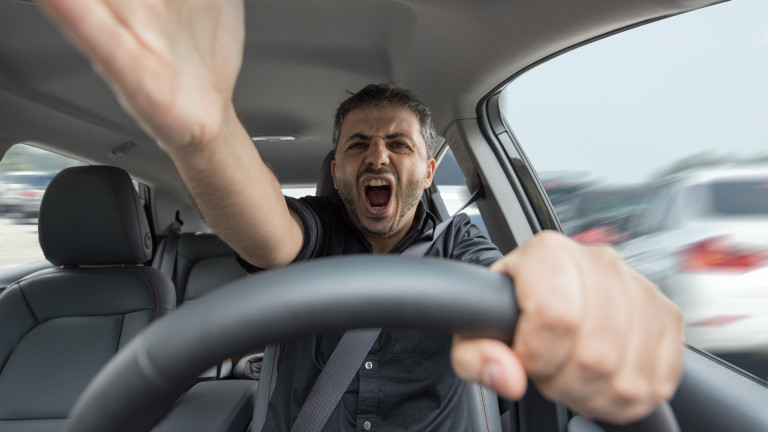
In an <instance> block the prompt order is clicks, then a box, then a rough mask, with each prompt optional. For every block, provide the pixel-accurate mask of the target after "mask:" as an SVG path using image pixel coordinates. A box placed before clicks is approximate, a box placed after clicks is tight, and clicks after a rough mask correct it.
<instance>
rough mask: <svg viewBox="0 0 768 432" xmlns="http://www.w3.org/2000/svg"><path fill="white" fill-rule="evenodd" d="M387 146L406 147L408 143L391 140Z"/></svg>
mask: <svg viewBox="0 0 768 432" xmlns="http://www.w3.org/2000/svg"><path fill="white" fill-rule="evenodd" d="M389 146H390V147H392V148H395V149H407V148H408V144H406V143H404V142H402V141H393V142H391V143H389Z"/></svg>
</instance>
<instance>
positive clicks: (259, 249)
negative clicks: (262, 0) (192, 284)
mask: <svg viewBox="0 0 768 432" xmlns="http://www.w3.org/2000/svg"><path fill="white" fill-rule="evenodd" d="M40 3H41V4H42V5H43V6H44V7H45V9H46V10H47V12H48V13H49V15H50V16H51V17H52V18H53V19H54V21H56V22H57V23H58V24H59V26H60V27H61V28H62V30H63V31H64V32H65V34H67V35H68V36H69V37H70V38H71V40H72V41H73V42H74V43H75V45H77V46H78V47H79V48H80V49H81V50H82V51H83V52H84V53H85V55H86V56H87V57H88V58H90V60H91V63H92V64H93V67H94V69H95V70H96V71H97V72H98V73H99V74H100V75H101V76H102V77H103V78H104V79H105V80H106V81H107V83H108V84H109V85H110V87H111V88H112V90H113V91H114V92H115V95H116V96H117V98H118V100H119V101H120V104H121V105H122V106H123V107H124V108H125V109H126V111H128V113H130V114H131V115H132V116H133V118H134V119H135V120H136V121H137V122H138V123H139V125H141V127H142V128H143V129H144V130H145V131H146V132H147V133H148V134H149V135H150V136H151V137H153V138H154V139H155V140H156V141H157V144H158V145H159V146H160V148H161V149H162V150H163V151H164V152H165V153H166V154H168V156H169V157H170V158H171V160H172V161H173V163H174V165H175V166H176V168H177V170H178V171H179V174H180V175H181V177H182V179H183V180H184V183H185V184H186V186H187V188H188V189H189V192H190V193H191V195H192V197H193V199H194V200H195V203H196V205H197V206H198V208H199V209H200V211H201V213H202V214H203V217H204V218H205V219H206V221H207V222H208V224H209V225H210V226H211V227H212V228H213V229H214V230H215V231H216V233H217V234H218V235H219V236H221V237H222V238H223V239H224V240H225V241H227V242H228V243H229V244H230V245H231V246H232V247H233V248H234V249H235V250H236V251H237V252H238V253H240V255H241V256H242V257H243V258H245V259H246V260H248V261H249V262H251V263H252V264H254V265H257V266H260V267H275V266H279V265H284V264H287V263H289V262H290V261H292V260H293V259H294V258H295V257H296V255H297V254H298V252H299V249H300V247H301V244H302V235H303V234H302V229H301V226H300V222H299V221H298V219H297V218H295V217H293V216H292V215H291V213H290V212H289V210H288V208H287V206H286V204H285V200H284V198H283V196H282V193H281V190H280V184H279V183H278V181H277V179H276V178H275V177H274V175H273V174H272V172H271V171H270V170H269V168H268V167H267V166H266V164H265V163H264V161H263V160H262V159H261V156H260V155H259V153H258V151H257V150H256V147H255V146H254V145H253V143H252V142H251V139H250V137H249V135H248V133H247V132H246V130H245V128H244V127H243V125H242V124H241V123H240V121H239V120H238V118H237V114H236V113H235V110H234V106H233V104H232V94H233V90H234V86H235V81H236V79H237V75H238V73H239V71H240V66H241V63H242V56H243V44H244V35H245V28H244V17H243V1H242V0H167V1H144V0H131V1H125V0H81V1H72V0H41V1H40ZM255 190H258V191H259V193H258V197H257V196H256V194H254V193H253V191H255Z"/></svg>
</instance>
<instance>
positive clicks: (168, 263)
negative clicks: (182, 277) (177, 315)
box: [153, 211, 184, 303]
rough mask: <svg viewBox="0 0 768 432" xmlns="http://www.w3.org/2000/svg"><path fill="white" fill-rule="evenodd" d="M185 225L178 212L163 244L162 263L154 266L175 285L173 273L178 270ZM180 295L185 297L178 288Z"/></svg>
mask: <svg viewBox="0 0 768 432" xmlns="http://www.w3.org/2000/svg"><path fill="white" fill-rule="evenodd" d="M183 224H184V222H182V221H181V219H179V212H178V211H177V212H176V217H175V218H174V221H173V223H172V224H171V226H170V227H168V236H166V237H165V240H164V242H163V244H164V247H163V250H162V253H161V255H160V262H159V263H158V264H157V265H153V267H155V268H157V269H158V270H160V271H161V272H162V273H163V274H164V275H166V276H168V278H169V279H170V280H171V281H174V284H175V280H174V278H173V271H174V270H175V268H176V251H177V250H178V248H179V237H180V236H181V226H182V225H183ZM179 294H182V295H183V293H179V292H178V288H177V293H176V295H177V296H178V295H179ZM178 301H179V299H178V298H177V299H176V303H178Z"/></svg>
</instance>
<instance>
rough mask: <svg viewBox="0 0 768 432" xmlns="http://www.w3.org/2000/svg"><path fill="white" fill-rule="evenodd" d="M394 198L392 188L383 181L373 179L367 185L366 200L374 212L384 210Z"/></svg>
mask: <svg viewBox="0 0 768 432" xmlns="http://www.w3.org/2000/svg"><path fill="white" fill-rule="evenodd" d="M391 197H392V187H391V186H390V184H389V182H388V181H386V180H383V179H371V180H368V182H367V183H366V184H365V199H366V201H368V205H369V206H370V207H371V208H372V209H373V210H383V209H384V208H386V207H387V204H389V200H390V199H391Z"/></svg>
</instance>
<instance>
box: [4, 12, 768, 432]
mask: <svg viewBox="0 0 768 432" xmlns="http://www.w3.org/2000/svg"><path fill="white" fill-rule="evenodd" d="M734 1H738V0H734ZM716 3H720V0H667V1H659V0H636V1H633V2H615V1H612V0H590V1H583V2H571V1H566V0H538V1H525V0H506V1H505V0H489V1H484V2H477V1H467V0H367V1H365V2H360V1H357V0H334V1H324V2H308V1H300V0H263V1H246V2H245V5H246V7H245V10H246V29H247V34H246V44H245V58H244V62H243V67H242V70H241V72H240V75H239V80H238V85H237V87H236V89H235V96H234V98H235V106H236V108H237V111H238V113H239V116H240V119H241V121H242V122H243V124H244V125H245V127H246V129H247V130H248V132H249V133H250V134H251V136H252V139H253V142H254V145H255V146H256V147H257V148H258V150H259V153H260V154H261V156H262V158H263V159H264V160H265V161H266V162H267V163H268V164H269V166H270V167H271V168H272V169H273V171H274V173H275V175H276V177H277V178H278V180H279V181H280V183H281V185H282V187H283V188H284V190H286V191H287V190H291V189H295V188H310V189H312V190H315V192H314V193H316V194H317V195H324V196H328V194H335V193H336V191H335V189H334V188H333V182H332V181H331V179H330V175H329V174H330V173H329V169H328V166H329V164H330V158H331V157H332V155H333V153H332V149H333V143H332V142H331V131H332V114H333V112H334V111H335V109H336V106H337V105H338V103H339V102H340V101H342V100H343V99H344V98H345V97H346V96H347V95H348V92H354V91H356V90H358V89H360V88H362V87H363V86H364V85H366V84H369V83H377V82H386V81H397V82H401V83H403V84H405V85H406V86H408V87H410V88H412V89H414V90H415V91H416V92H417V93H418V94H419V95H420V96H421V97H422V98H423V100H424V101H425V102H426V104H427V105H428V106H429V107H431V109H432V114H433V118H434V120H435V123H436V127H437V131H438V134H439V135H440V145H439V149H438V150H437V152H436V154H435V155H434V156H435V158H436V159H437V160H438V172H439V171H440V168H441V165H440V162H441V161H442V160H443V158H446V159H447V157H446V155H447V154H448V153H449V152H450V158H451V159H452V160H453V159H455V161H456V162H457V163H458V166H459V168H460V169H461V174H462V175H463V178H464V181H465V185H466V187H467V189H468V191H469V193H468V194H467V195H468V196H469V195H470V194H473V193H476V194H475V196H476V198H477V200H476V202H475V205H476V206H477V209H478V210H479V212H480V214H481V215H482V223H483V224H484V226H485V227H486V228H487V232H488V235H489V237H490V239H491V240H492V241H493V242H494V243H495V244H496V245H497V246H498V247H499V249H500V250H501V251H502V252H504V253H506V252H509V251H511V250H512V249H514V248H515V247H516V246H517V245H519V244H522V243H524V242H525V241H526V240H528V239H530V238H531V237H532V236H533V235H534V234H535V233H537V232H539V231H541V230H545V229H554V230H559V231H562V227H561V225H560V223H559V221H558V219H557V216H556V214H555V212H554V209H553V206H552V204H551V202H550V201H549V199H548V198H547V195H546V193H545V190H544V187H543V186H542V183H541V181H540V180H539V178H538V176H537V174H536V171H535V170H534V168H533V167H532V165H531V163H530V161H529V160H528V158H527V157H526V155H525V153H524V151H523V148H522V147H521V146H520V144H519V143H518V141H517V139H516V137H515V135H514V134H513V133H512V131H511V129H510V128H509V126H508V125H507V124H506V123H505V121H504V120H503V119H502V116H501V115H500V113H499V103H498V98H499V92H500V91H501V90H502V89H503V88H504V87H505V86H506V85H507V84H508V83H510V82H511V81H513V80H514V79H515V78H516V77H517V76H519V75H520V74H522V73H524V72H525V71H527V70H529V69H531V68H533V67H535V66H536V65H538V64H540V63H542V62H545V61H547V60H548V59H550V58H553V57H555V56H558V55H560V54H562V53H564V52H567V51H570V50H573V49H578V48H579V47H580V46H582V45H585V44H588V43H590V42H591V41H594V40H598V39H602V38H605V37H610V36H611V35H613V34H616V33H620V32H623V31H625V30H629V29H632V28H634V27H637V26H641V25H643V24H646V23H650V22H654V21H657V20H661V19H664V18H666V17H670V16H674V15H678V14H682V13H685V12H688V11H692V10H696V9H699V8H704V7H708V6H711V5H713V4H716ZM0 112H1V113H2V114H0V158H1V157H2V155H4V154H6V152H8V151H9V149H11V148H12V147H13V146H14V145H17V144H26V145H30V146H34V147H36V148H39V149H43V150H47V151H50V152H53V153H56V154H59V155H63V156H66V157H69V158H73V159H76V160H78V161H80V162H82V163H84V164H85V166H81V167H74V168H67V169H65V170H63V171H61V172H60V173H59V174H58V175H57V176H56V177H54V178H53V179H52V180H51V182H50V184H49V186H48V188H47V189H46V192H45V195H44V196H43V200H42V204H41V208H40V213H39V217H38V221H37V230H38V235H39V243H40V246H41V248H42V250H43V253H44V254H45V260H42V261H37V262H31V263H26V264H22V265H18V266H15V267H10V268H3V269H0V328H2V330H1V331H0V432H6V431H7V432H30V431H34V432H38V431H39V432H49V431H62V430H69V431H103V430H112V431H119V430H125V431H138V430H142V431H148V430H153V431H161V432H170V431H182V430H183V431H211V430H216V431H232V432H235V431H237V432H243V431H251V432H257V431H259V430H261V426H262V425H263V418H264V415H265V410H266V404H267V402H268V400H269V396H270V395H271V392H272V390H273V385H274V377H275V375H276V373H277V368H276V364H277V358H279V342H280V341H281V340H286V339H287V338H290V337H296V336H297V335H302V334H310V333H313V332H316V331H317V330H318V329H326V330H331V329H335V328H337V327H339V326H341V328H346V327H345V326H351V327H364V326H366V325H368V326H374V325H393V326H409V325H410V326H414V327H420V328H437V329H441V330H445V331H463V332H467V331H468V332H470V333H477V334H483V335H493V336H495V337H500V338H504V337H505V336H507V337H508V335H509V328H513V326H514V320H513V319H511V318H510V317H509V316H508V313H505V312H506V311H507V309H505V307H506V305H509V304H514V298H513V297H514V296H513V293H512V290H511V289H510V284H509V283H508V282H505V281H501V280H499V279H497V278H494V277H493V275H489V274H488V273H490V272H487V271H485V270H483V269H474V268H466V267H465V266H462V265H457V264H451V263H428V264H423V265H422V264H421V263H420V262H419V263H408V262H405V261H402V260H397V259H393V260H388V259H384V258H382V257H375V258H374V257H354V258H355V259H361V260H366V259H367V260H372V259H378V260H380V261H376V262H377V263H378V264H376V265H375V266H374V267H377V270H376V272H379V274H380V275H381V277H378V278H377V277H370V275H364V274H360V272H359V271H357V272H356V271H355V269H354V267H360V266H363V265H366V266H368V267H370V265H368V264H369V263H370V261H354V260H353V261H345V260H348V259H349V258H342V259H340V260H339V261H336V262H321V263H301V264H297V265H291V266H288V267H286V268H283V269H279V270H275V271H266V272H258V273H256V274H255V275H251V276H249V275H247V274H246V272H245V270H243V268H242V267H241V266H240V264H239V263H238V261H237V258H236V255H235V253H234V251H233V250H232V249H231V248H230V247H229V246H228V245H227V244H226V243H224V242H223V241H222V240H221V239H219V238H218V237H217V236H216V234H215V233H214V232H213V231H212V230H211V229H210V227H208V226H207V224H206V222H205V220H204V219H203V218H202V217H201V216H200V214H199V213H198V212H197V210H196V209H195V205H194V202H193V200H192V198H191V197H190V195H189V193H188V192H187V190H186V188H185V186H184V184H183V182H182V181H181V179H180V177H179V175H178V173H177V172H176V170H175V168H174V166H173V164H172V163H171V161H170V159H169V158H168V157H167V156H166V155H165V154H164V153H163V152H162V151H161V150H160V149H159V148H158V146H157V145H156V144H155V143H154V142H153V141H152V140H151V139H150V138H149V137H148V136H147V135H146V134H145V133H144V132H143V131H142V130H141V129H140V127H139V126H138V125H137V124H136V123H135V122H134V120H132V119H131V117H130V116H129V115H128V114H127V113H125V111H124V110H123V109H122V107H121V106H120V104H119V102H118V101H117V100H116V99H115V97H114V95H113V93H112V92H111V90H110V89H109V87H108V86H107V85H106V84H105V83H104V82H103V81H102V80H101V79H100V78H99V76H98V75H97V74H96V73H95V72H94V71H93V69H92V68H91V65H90V64H89V62H88V61H87V60H86V59H85V57H83V55H82V54H80V53H79V52H78V51H77V50H76V49H75V48H74V47H73V46H72V45H71V44H70V43H69V42H68V41H67V39H66V38H65V37H63V36H62V35H61V33H60V32H59V30H58V29H57V28H56V27H55V26H54V25H53V24H52V23H51V22H49V21H48V19H47V18H46V17H45V16H44V14H43V13H42V12H41V9H40V7H39V5H37V4H36V3H35V1H33V0H0ZM329 152H330V153H329ZM446 169H447V168H446ZM441 186H442V185H440V184H436V183H434V184H433V185H432V186H431V187H430V188H429V189H428V190H427V191H426V192H425V194H424V196H423V198H422V200H423V202H424V204H425V206H426V207H427V208H428V209H429V210H430V211H431V212H433V213H434V214H435V215H436V216H437V218H438V219H440V220H443V219H446V218H448V217H450V212H449V210H448V208H447V207H446V203H445V202H444V200H443V197H442V195H441V189H440V188H441ZM253 193H254V194H255V195H258V193H259V191H258V190H254V191H253ZM0 240H2V241H6V240H4V239H2V238H0ZM411 261H413V260H411ZM393 274H397V278H398V279H399V281H398V282H401V283H400V284H398V285H399V286H402V288H400V289H391V286H389V284H384V283H379V282H371V280H377V279H380V280H384V279H386V278H387V277H394V276H392V275H393ZM434 281H437V282H434ZM342 282H343V283H349V284H351V285H349V286H350V287H352V286H354V285H353V284H354V283H356V282H357V283H358V285H359V286H363V288H362V289H360V290H359V293H353V294H345V292H346V293H348V292H350V291H355V289H351V288H349V287H346V289H347V290H346V291H344V290H343V289H341V288H339V289H334V287H335V286H336V285H339V286H341V285H342ZM468 285H470V286H472V290H471V291H468V290H467V288H466V287H467V286H468ZM475 287H479V288H477V289H476V288H475ZM297 298H298V299H301V300H302V301H301V302H297V301H296V299H297ZM370 298H376V299H378V300H377V301H380V302H381V304H382V305H383V306H382V308H381V309H382V311H381V316H362V315H361V314H354V313H345V312H344V311H342V310H340V307H341V306H340V304H342V303H343V304H347V305H354V304H355V302H362V301H365V300H367V299H370ZM340 300H343V301H340ZM297 303H301V304H297ZM405 304H407V305H414V304H417V305H423V307H420V308H419V309H418V313H416V312H414V309H415V308H413V307H407V308H406V307H403V305H405ZM347 309H352V310H354V307H352V308H347ZM328 315H333V316H338V318H337V320H336V321H335V322H333V323H331V324H328V323H325V321H324V320H323V319H322V317H323V316H328ZM297 316H302V317H306V318H302V319H296V317H297ZM323 326H330V327H328V328H326V327H323ZM505 333H506V334H505ZM252 352H264V359H263V363H262V366H261V377H260V378H259V379H258V380H253V379H243V378H235V377H233V376H232V373H231V369H232V367H233V365H234V364H235V363H236V362H237V360H238V359H239V358H240V357H242V356H244V355H246V354H248V353H252ZM466 400H467V404H468V405H469V406H470V412H471V413H472V419H473V424H474V427H475V430H484V431H510V432H511V431H519V432H528V431H552V432H562V431H571V432H580V431H581V432H584V431H593V430H601V429H600V428H602V430H606V431H608V430H624V431H629V430H645V431H650V430H662V429H656V427H664V428H667V427H668V428H670V429H664V430H669V431H673V430H677V429H674V428H676V427H679V430H682V431H705V432H707V431H730V430H738V431H764V430H768V412H766V410H765V409H764V407H765V406H766V404H768V388H767V387H766V385H765V383H764V382H763V381H761V380H758V379H755V378H754V377H752V376H750V375H748V374H745V373H744V372H742V371H740V370H738V369H737V368H734V367H732V366H731V365H729V364H728V363H725V362H723V361H720V360H718V359H717V358H715V357H713V356H711V355H709V354H707V353H704V352H701V351H698V350H696V349H694V348H690V349H689V350H688V351H687V353H686V363H685V375H684V378H683V381H682V384H681V385H680V388H679V389H678V392H677V393H676V395H675V397H674V399H673V400H672V401H671V403H670V407H671V411H669V412H666V411H665V412H664V414H662V415H663V416H665V417H664V419H663V420H661V422H662V423H663V424H664V425H663V426H658V424H654V423H650V424H641V425H639V426H636V429H631V426H630V427H626V428H614V426H612V425H603V424H601V425H597V424H595V423H592V422H590V421H588V420H586V419H584V418H581V417H579V416H578V415H577V414H575V413H573V412H571V411H569V410H568V409H567V407H565V406H563V405H560V404H557V403H553V402H550V401H548V400H547V399H545V398H544V397H543V396H542V395H541V394H539V392H538V391H537V390H536V389H535V387H533V386H529V391H528V393H527V394H526V396H525V397H524V398H523V399H521V400H520V401H507V400H502V399H499V398H497V397H496V395H494V394H493V393H492V392H490V391H488V390H487V389H485V388H483V387H481V386H474V385H473V386H468V387H467V394H466ZM669 418H671V419H672V420H673V423H674V425H670V424H669V423H664V422H667V421H669ZM655 425H656V426H655ZM65 428H66V429H65Z"/></svg>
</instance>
